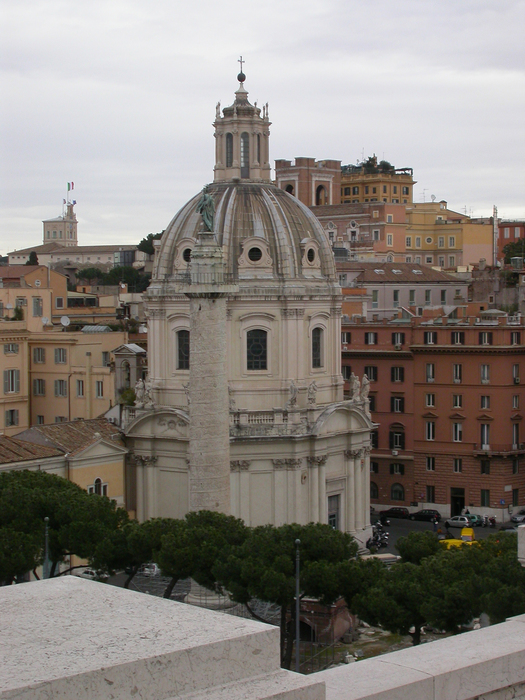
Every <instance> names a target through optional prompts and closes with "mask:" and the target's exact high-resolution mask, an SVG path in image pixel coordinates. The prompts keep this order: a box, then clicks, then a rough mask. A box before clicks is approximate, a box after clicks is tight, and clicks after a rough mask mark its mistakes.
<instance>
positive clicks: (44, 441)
mask: <svg viewBox="0 0 525 700" xmlns="http://www.w3.org/2000/svg"><path fill="white" fill-rule="evenodd" d="M97 434H98V435H97ZM17 437H18V438H19V439H22V440H24V441H26V440H27V441H28V442H32V443H37V444H40V445H47V446H51V447H54V448H59V449H61V450H63V451H64V452H67V453H68V454H75V453H76V452H80V451H81V450H83V449H85V448H86V447H88V446H89V445H91V444H93V443H94V442H96V441H97V440H98V439H99V438H100V437H101V438H103V439H106V440H110V441H111V442H113V443H114V444H116V445H120V446H123V443H122V439H121V433H120V430H119V429H118V428H117V427H116V426H114V425H113V424H112V423H110V422H109V421H107V420H106V419H105V418H93V419H91V420H76V421H71V422H69V423H51V424H49V425H34V426H33V427H32V428H29V429H28V430H24V432H23V433H19V434H18V435H17Z"/></svg>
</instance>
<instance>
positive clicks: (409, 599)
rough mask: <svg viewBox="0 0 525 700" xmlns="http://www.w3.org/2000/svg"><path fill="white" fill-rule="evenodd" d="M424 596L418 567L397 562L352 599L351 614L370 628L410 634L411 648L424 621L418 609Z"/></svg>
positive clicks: (417, 641)
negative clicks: (375, 582)
mask: <svg viewBox="0 0 525 700" xmlns="http://www.w3.org/2000/svg"><path fill="white" fill-rule="evenodd" d="M427 595H428V587H427V581H426V579H425V576H424V573H423V570H422V567H421V566H418V565H417V564H411V563H398V564H394V566H392V567H391V568H390V569H387V570H385V571H384V572H383V575H382V576H381V578H380V580H379V581H378V583H377V584H376V585H373V586H372V587H371V588H369V589H368V591H364V592H362V593H358V594H357V595H355V596H354V597H353V599H352V612H356V613H357V614H358V615H359V617H360V618H361V619H363V620H365V622H368V623H369V624H371V625H380V626H381V627H384V628H386V629H388V630H390V631H391V632H397V633H399V634H410V635H411V637H412V643H413V644H414V646H415V645H417V644H419V643H420V641H421V626H422V625H423V624H425V622H426V621H427V620H426V617H425V616H424V614H423V613H422V609H421V608H422V602H423V601H424V600H425V597H426V596H427ZM346 601H347V603H348V604H349V601H348V599H346Z"/></svg>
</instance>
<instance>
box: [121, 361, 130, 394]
mask: <svg viewBox="0 0 525 700" xmlns="http://www.w3.org/2000/svg"><path fill="white" fill-rule="evenodd" d="M121 367H122V387H123V388H124V389H129V387H130V386H131V371H130V368H129V362H127V361H124V362H123V363H122V365H121Z"/></svg>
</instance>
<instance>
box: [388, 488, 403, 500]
mask: <svg viewBox="0 0 525 700" xmlns="http://www.w3.org/2000/svg"><path fill="white" fill-rule="evenodd" d="M390 500H392V501H404V500H405V489H404V488H403V486H402V485H401V484H392V487H391V489H390Z"/></svg>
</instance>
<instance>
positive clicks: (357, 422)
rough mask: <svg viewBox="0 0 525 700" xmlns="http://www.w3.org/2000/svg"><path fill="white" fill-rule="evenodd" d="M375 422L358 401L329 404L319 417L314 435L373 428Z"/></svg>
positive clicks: (313, 430)
mask: <svg viewBox="0 0 525 700" xmlns="http://www.w3.org/2000/svg"><path fill="white" fill-rule="evenodd" d="M374 427H375V425H374V423H373V422H372V421H371V420H370V418H369V417H368V416H367V415H366V413H365V412H364V410H363V408H362V407H361V406H359V405H358V404H357V403H353V402H350V401H343V402H341V403H334V404H331V405H330V406H328V407H327V408H326V409H325V410H324V411H323V412H322V413H321V415H320V416H319V417H318V418H317V420H316V422H315V424H314V426H313V428H312V435H317V436H321V435H333V434H334V433H348V432H354V431H357V432H359V431H361V430H373V429H374Z"/></svg>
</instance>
